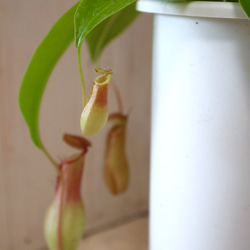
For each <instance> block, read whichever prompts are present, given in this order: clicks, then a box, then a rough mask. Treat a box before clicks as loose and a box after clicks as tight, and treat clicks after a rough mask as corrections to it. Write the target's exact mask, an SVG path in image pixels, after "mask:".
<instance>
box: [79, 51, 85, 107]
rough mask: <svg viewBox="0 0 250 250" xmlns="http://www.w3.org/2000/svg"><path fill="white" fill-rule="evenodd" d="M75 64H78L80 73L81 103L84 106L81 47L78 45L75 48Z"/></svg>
mask: <svg viewBox="0 0 250 250" xmlns="http://www.w3.org/2000/svg"><path fill="white" fill-rule="evenodd" d="M77 64H78V70H79V74H80V78H81V86H82V104H83V107H84V106H85V103H86V94H85V84H84V77H83V72H82V62H81V48H80V47H79V48H78V49H77Z"/></svg>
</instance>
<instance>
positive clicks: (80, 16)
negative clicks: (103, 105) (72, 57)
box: [75, 0, 135, 50]
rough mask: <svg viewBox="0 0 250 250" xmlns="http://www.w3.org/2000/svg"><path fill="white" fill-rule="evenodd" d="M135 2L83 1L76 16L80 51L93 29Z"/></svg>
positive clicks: (117, 0) (129, 0)
mask: <svg viewBox="0 0 250 250" xmlns="http://www.w3.org/2000/svg"><path fill="white" fill-rule="evenodd" d="M134 2H135V0H81V2H80V4H79V5H78V8H77V11H76V14H75V42H76V47H77V48H78V50H79V49H80V48H81V45H82V43H83V40H84V39H85V37H86V36H87V34H88V33H89V32H90V31H91V30H92V29H93V28H95V27H96V26H97V25H98V24H99V23H101V22H102V21H103V20H105V19H106V18H108V17H110V16H112V15H113V14H115V13H117V12H118V11H120V10H121V9H123V8H125V7H127V6H128V5H130V4H132V3H134Z"/></svg>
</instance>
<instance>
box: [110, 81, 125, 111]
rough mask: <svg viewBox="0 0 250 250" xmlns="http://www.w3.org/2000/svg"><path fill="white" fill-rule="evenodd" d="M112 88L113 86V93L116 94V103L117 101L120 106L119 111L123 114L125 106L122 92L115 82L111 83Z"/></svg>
mask: <svg viewBox="0 0 250 250" xmlns="http://www.w3.org/2000/svg"><path fill="white" fill-rule="evenodd" d="M111 86H112V88H113V91H114V93H115V97H116V101H117V105H118V110H119V112H120V113H121V114H122V113H123V105H122V98H121V93H120V91H119V89H118V87H117V85H116V84H115V82H114V81H112V82H111Z"/></svg>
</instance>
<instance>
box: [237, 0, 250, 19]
mask: <svg viewBox="0 0 250 250" xmlns="http://www.w3.org/2000/svg"><path fill="white" fill-rule="evenodd" d="M239 3H240V5H241V7H242V9H243V10H244V12H245V13H246V15H247V16H248V18H250V0H239Z"/></svg>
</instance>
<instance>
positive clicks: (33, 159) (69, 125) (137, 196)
mask: <svg viewBox="0 0 250 250" xmlns="http://www.w3.org/2000/svg"><path fill="white" fill-rule="evenodd" d="M75 2H76V1H73V0H43V1H38V0H22V1H20V0H0V164H1V165H0V249H1V250H17V249H19V250H36V249H45V248H44V245H45V243H44V239H43V218H44V213H45V211H46V208H47V207H48V205H49V203H50V201H51V199H52V196H53V190H54V182H55V178H56V176H55V171H54V170H53V167H52V166H51V164H50V163H49V162H48V160H47V159H46V158H45V157H44V155H43V154H42V153H41V152H40V151H39V150H38V149H37V148H35V147H34V145H33V144H32V142H31V140H30V137H29V133H28V129H27V127H26V125H25V123H24V120H23V118H22V116H21V114H20V111H19V109H18V102H17V97H18V90H19V86H20V82H21V79H22V76H23V74H24V71H25V69H26V66H27V64H28V62H29V59H30V57H31V55H32V53H33V51H34V49H35V48H36V46H37V45H38V43H39V41H40V40H41V39H42V38H43V36H44V35H45V34H46V32H47V31H48V29H49V27H50V26H51V25H52V24H53V23H54V22H55V21H56V19H57V18H58V17H59V16H60V15H61V14H62V13H63V12H64V11H66V10H67V8H69V7H70V6H71V5H73V4H74V3H75ZM151 30H152V16H150V15H142V16H141V17H140V18H139V19H138V20H137V21H136V23H135V24H134V25H133V27H131V28H129V30H128V31H127V32H126V33H125V34H123V35H122V36H121V37H119V39H117V40H116V41H115V42H113V43H112V44H111V45H110V46H109V47H108V48H107V49H106V50H105V54H103V55H102V57H101V60H100V65H101V66H109V67H111V68H112V69H113V70H114V72H115V76H114V79H115V81H116V83H117V85H118V86H119V88H120V90H121V91H122V98H123V100H124V107H125V111H126V112H129V111H130V118H129V125H128V138H127V154H128V158H129V163H130V170H131V176H132V177H131V182H130V186H129V190H128V191H127V192H126V193H125V194H123V195H121V196H118V197H114V196H112V195H110V194H109V193H108V192H107V189H106V187H105V185H104V182H103V175H102V163H103V153H104V145H105V136H106V132H107V129H105V130H104V131H102V132H101V133H100V134H98V135H95V136H92V137H91V138H90V140H91V141H92V143H93V147H92V148H91V149H90V150H89V153H88V155H87V160H86V168H85V172H84V180H83V185H82V191H83V195H84V200H85V205H86V209H87V212H88V225H87V232H91V231H94V230H97V229H99V228H104V227H105V226H108V225H110V223H113V222H117V221H119V220H122V219H124V218H128V217H131V216H134V215H136V214H138V213H141V212H144V211H147V209H148V177H149V141H150V136H149V132H150V89H151V86H150V84H151V45H152V44H151V35H152V32H151ZM83 67H84V73H85V80H86V83H89V84H88V86H89V87H90V83H91V81H92V80H94V78H95V76H96V74H95V73H94V66H93V64H92V63H91V62H90V59H89V56H88V54H87V51H86V48H85V47H84V48H83ZM110 106H111V108H110V109H111V111H115V110H116V108H117V106H116V102H115V98H114V95H113V93H112V92H110ZM81 109H82V107H81V91H80V81H79V75H78V71H77V65H76V51H75V48H74V46H73V45H72V46H71V47H70V48H69V50H68V51H67V53H66V54H65V55H64V56H63V58H62V60H61V61H60V63H59V64H58V65H57V66H56V69H55V71H54V72H53V75H52V76H51V78H50V80H49V84H48V87H47V89H46V93H45V97H44V101H43V103H42V109H41V121H40V126H41V133H42V137H43V141H44V144H45V145H46V146H47V148H48V150H49V151H51V153H52V154H53V156H54V157H57V158H62V157H65V156H66V155H69V154H70V153H72V152H73V151H72V150H71V149H70V148H69V147H67V146H66V145H64V144H63V142H62V140H61V135H62V134H63V133H64V132H65V131H67V132H70V133H74V134H80V132H79V117H80V113H81Z"/></svg>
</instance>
